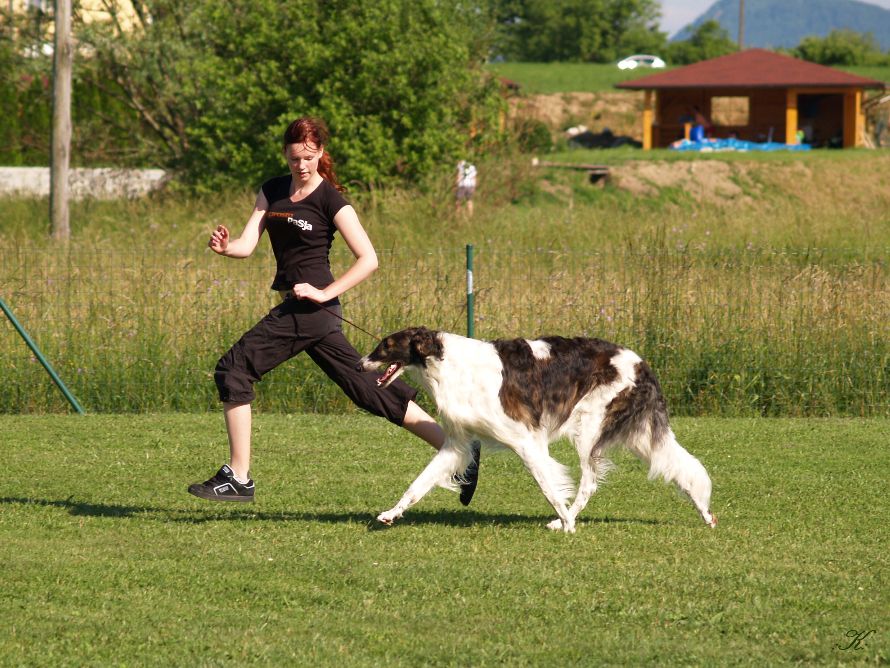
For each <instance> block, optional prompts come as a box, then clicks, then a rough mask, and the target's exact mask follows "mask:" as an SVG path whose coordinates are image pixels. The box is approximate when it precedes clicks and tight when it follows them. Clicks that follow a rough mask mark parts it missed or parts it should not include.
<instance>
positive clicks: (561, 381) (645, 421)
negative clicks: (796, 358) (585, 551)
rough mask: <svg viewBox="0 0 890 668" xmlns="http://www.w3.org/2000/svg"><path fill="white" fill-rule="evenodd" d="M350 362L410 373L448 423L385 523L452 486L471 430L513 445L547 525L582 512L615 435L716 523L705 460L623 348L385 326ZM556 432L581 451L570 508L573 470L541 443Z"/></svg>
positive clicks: (390, 373)
mask: <svg viewBox="0 0 890 668" xmlns="http://www.w3.org/2000/svg"><path fill="white" fill-rule="evenodd" d="M358 366H359V368H360V369H362V370H365V371H372V370H380V369H383V368H385V369H386V370H385V372H384V374H383V376H382V377H381V378H380V379H379V380H378V384H379V385H381V386H384V387H385V386H387V385H389V384H390V383H391V382H392V381H393V380H395V379H396V378H397V377H398V376H399V375H400V374H401V373H402V372H403V371H405V370H408V371H409V372H413V375H414V376H415V377H416V378H417V379H418V380H419V382H420V383H421V384H422V385H423V387H424V389H425V390H426V391H427V392H428V393H429V394H430V395H431V396H432V397H433V399H434V400H435V402H436V405H437V407H438V410H439V416H440V418H441V422H442V426H443V428H444V430H445V433H446V441H445V444H444V446H443V447H442V448H441V450H439V452H438V453H437V454H436V455H435V457H433V459H432V461H431V462H430V463H429V465H427V467H426V468H425V469H424V470H423V472H422V473H421V474H420V475H419V476H418V477H417V479H416V480H415V481H414V482H413V483H412V484H411V486H410V487H409V488H408V490H407V491H406V492H405V494H404V496H402V498H401V499H400V500H399V502H398V503H397V504H396V505H395V507H393V508H392V509H390V510H387V511H386V512H384V513H381V514H380V515H379V516H378V517H377V519H378V520H379V521H380V522H383V523H384V524H392V523H393V522H394V521H395V520H397V519H399V518H400V517H401V516H402V514H403V513H404V512H405V511H406V510H407V509H408V508H410V507H411V506H412V505H414V504H415V503H417V502H418V501H420V499H422V498H423V496H424V495H425V494H426V493H427V492H429V491H430V490H431V489H432V488H433V487H434V486H435V485H439V486H442V487H446V488H450V489H454V482H453V476H454V475H455V474H457V473H459V472H462V471H465V470H466V468H467V466H468V465H469V463H470V462H471V459H472V454H471V447H472V444H473V442H474V441H478V442H481V443H482V444H484V445H486V446H506V447H507V448H509V449H510V450H512V451H513V452H515V453H516V454H517V455H519V457H520V458H521V459H522V461H523V463H524V464H525V467H526V468H527V469H528V470H529V472H530V473H531V474H532V477H534V479H535V481H536V482H537V483H538V485H539V486H540V488H541V491H542V492H543V493H544V496H545V497H546V498H547V501H549V502H550V505H552V506H553V508H554V510H556V514H557V516H558V519H556V520H554V521H553V522H551V523H550V524H548V525H547V526H548V527H549V528H550V529H555V530H559V529H562V531H564V532H566V533H574V531H575V519H576V518H577V516H578V513H580V512H581V511H582V510H583V509H584V506H585V505H587V502H588V500H589V499H590V496H591V494H593V493H594V492H595V491H596V488H597V483H598V482H600V481H602V479H603V477H604V475H605V473H606V471H607V469H608V468H609V465H608V462H607V460H606V459H604V454H605V453H606V451H607V450H608V449H609V448H610V447H612V446H615V445H619V444H623V445H624V446H625V447H627V449H629V450H630V451H631V452H633V453H634V454H635V455H636V456H637V457H639V458H640V459H642V460H643V461H644V462H646V463H648V464H649V478H650V479H652V478H656V477H659V476H660V477H662V478H664V479H665V480H666V481H668V482H673V483H675V484H676V485H677V487H678V488H679V489H680V491H682V492H683V493H684V494H685V495H686V496H687V497H689V499H690V500H691V501H692V503H693V504H695V507H696V508H697V509H698V512H699V513H700V514H701V516H702V519H704V521H705V523H707V524H708V526H711V527H713V526H715V525H716V524H717V518H716V517H715V516H714V515H712V514H711V511H710V506H709V503H710V498H711V479H710V478H709V477H708V473H707V471H705V468H704V466H702V465H701V463H700V462H699V461H698V459H696V458H695V457H693V456H692V455H691V454H689V453H688V452H687V451H686V450H685V449H683V447H682V446H681V445H680V444H679V443H678V442H677V439H676V438H675V437H674V433H673V431H671V428H670V427H669V426H668V414H667V407H666V405H665V401H664V397H663V396H662V393H661V388H660V387H659V384H658V380H657V379H656V377H655V374H654V373H653V372H652V370H651V369H650V368H649V366H648V365H647V364H646V363H645V362H644V361H643V360H642V359H640V357H639V356H638V355H636V353H634V352H632V351H630V350H628V349H626V348H622V347H620V346H617V345H615V344H612V343H608V342H606V341H601V340H599V339H586V338H573V339H567V338H562V337H558V336H551V337H545V338H541V339H537V340H534V341H530V340H526V339H512V340H499V341H490V342H486V341H478V340H475V339H468V338H465V337H462V336H458V335H456V334H449V333H447V332H437V331H431V330H429V329H427V328H425V327H417V328H412V329H405V330H403V331H401V332H396V333H395V334H391V335H390V336H387V337H386V338H385V339H383V341H381V342H380V343H379V344H378V345H377V347H376V348H375V349H374V351H373V352H372V353H370V354H369V355H366V356H365V357H363V358H362V359H361V361H360V362H359V365H358ZM563 436H565V437H567V438H569V439H570V440H571V441H572V443H573V444H574V446H575V448H576V449H577V451H578V456H579V457H580V460H581V481H580V485H579V487H578V492H577V495H576V496H575V499H574V502H572V504H571V506H570V507H567V505H566V504H567V503H568V502H569V501H570V499H571V495H572V493H573V491H574V481H573V480H572V479H571V477H570V476H569V475H568V471H567V469H566V467H564V466H563V465H562V464H560V463H559V462H557V461H556V460H554V459H553V458H552V457H550V454H549V445H550V443H552V442H553V441H555V440H556V439H558V438H560V437H563Z"/></svg>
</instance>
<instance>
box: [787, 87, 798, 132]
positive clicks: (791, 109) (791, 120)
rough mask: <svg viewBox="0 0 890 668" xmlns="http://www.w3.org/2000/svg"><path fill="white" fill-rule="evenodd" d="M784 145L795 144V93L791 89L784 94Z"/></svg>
mask: <svg viewBox="0 0 890 668" xmlns="http://www.w3.org/2000/svg"><path fill="white" fill-rule="evenodd" d="M785 143H786V144H788V145H791V144H797V91H796V90H795V89H793V88H789V89H788V90H787V91H786V92H785Z"/></svg>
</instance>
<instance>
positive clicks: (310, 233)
mask: <svg viewBox="0 0 890 668" xmlns="http://www.w3.org/2000/svg"><path fill="white" fill-rule="evenodd" d="M290 186H291V175H290V174H287V175H285V176H278V177H275V178H273V179H269V180H268V181H266V182H265V183H264V184H263V194H264V195H265V196H266V200H267V201H268V202H269V208H268V209H267V210H266V231H268V233H269V240H270V241H271V242H272V252H273V253H274V254H275V261H276V263H277V265H278V266H277V269H276V272H275V281H274V282H273V283H272V289H273V290H290V289H291V288H292V287H293V286H294V285H296V284H297V283H309V284H310V285H312V286H314V287H316V288H319V289H324V288H326V287H327V286H328V285H330V284H331V283H333V282H334V276H333V274H331V264H330V259H329V254H330V250H331V244H332V243H333V242H334V233H335V232H336V231H337V228H336V226H335V225H334V216H335V215H337V212H338V211H340V209H342V208H343V207H344V206H346V205H347V204H349V202H347V201H346V198H345V197H343V195H341V194H340V191H338V190H337V189H336V188H335V187H334V186H333V185H331V183H330V182H329V181H327V180H322V182H321V184H320V185H319V186H318V187H317V188H316V189H315V190H313V191H312V192H311V193H310V194H309V196H308V197H305V198H303V199H301V200H300V201H299V202H291V201H290ZM334 303H336V300H334Z"/></svg>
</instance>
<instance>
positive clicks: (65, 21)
mask: <svg viewBox="0 0 890 668" xmlns="http://www.w3.org/2000/svg"><path fill="white" fill-rule="evenodd" d="M54 25H55V46H54V47H53V135H52V150H51V153H52V155H51V157H50V198H49V199H50V205H49V206H50V220H51V222H52V235H53V237H55V238H56V239H63V240H67V239H68V237H69V236H71V226H70V223H69V218H68V164H69V162H70V159H71V59H72V50H73V49H72V45H71V0H56V10H55V22H54Z"/></svg>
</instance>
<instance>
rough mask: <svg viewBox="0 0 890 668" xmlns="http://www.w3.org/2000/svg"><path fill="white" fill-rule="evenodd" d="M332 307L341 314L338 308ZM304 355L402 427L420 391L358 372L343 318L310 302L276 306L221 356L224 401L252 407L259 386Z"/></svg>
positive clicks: (219, 383)
mask: <svg viewBox="0 0 890 668" xmlns="http://www.w3.org/2000/svg"><path fill="white" fill-rule="evenodd" d="M328 308H329V309H330V310H331V311H334V313H337V314H339V313H341V309H340V306H339V304H334V305H332V306H329V307H328ZM303 351H306V353H307V354H308V355H309V357H311V358H312V360H313V361H314V362H315V363H316V364H317V365H318V366H319V367H320V368H321V369H322V371H324V372H325V373H326V374H327V376H328V377H329V378H330V379H331V380H333V381H334V382H335V383H337V385H339V386H340V388H341V389H342V390H343V392H345V393H346V396H347V397H349V398H350V399H351V400H352V402H353V403H354V404H355V405H356V406H358V407H359V408H363V409H365V410H366V411H368V412H370V413H373V414H374V415H379V416H380V417H385V418H386V419H387V420H389V421H390V422H392V423H394V424H397V425H399V426H401V425H402V423H403V422H404V420H405V413H406V412H407V410H408V403H409V402H410V401H412V400H413V399H414V397H416V396H417V390H415V389H414V388H413V387H411V386H410V385H408V384H407V383H405V382H403V381H401V380H396V381H395V382H393V383H391V384H390V385H389V386H388V387H386V388H381V387H379V386H378V385H377V378H378V374H377V373H375V372H373V371H357V370H356V366H357V365H358V362H359V359H360V358H361V356H360V355H359V354H358V352H357V351H356V349H355V348H353V347H352V345H351V344H350V343H349V341H347V340H346V337H345V336H344V335H343V331H342V327H341V320H340V319H339V318H338V317H337V316H336V315H334V314H333V313H329V312H328V311H325V310H324V309H322V308H321V307H320V306H319V305H318V304H315V303H314V302H311V301H308V300H305V299H286V300H285V301H284V302H282V303H281V304H279V305H278V306H276V307H275V308H273V309H272V310H271V311H269V313H268V315H266V317H265V318H263V319H262V320H260V321H259V322H258V323H257V324H256V325H254V326H253V327H252V328H251V329H250V331H248V332H247V333H246V334H244V336H242V337H241V338H240V339H239V340H238V343H236V344H235V345H234V346H232V347H231V348H230V349H229V351H228V352H227V353H226V354H225V355H223V356H222V357H221V358H220V360H219V362H218V363H217V365H216V371H215V373H214V380H215V381H216V387H217V389H218V390H219V398H220V401H223V402H226V403H250V402H251V401H253V400H254V398H255V396H256V395H255V394H254V390H253V385H254V383H256V382H257V381H259V380H260V379H261V378H262V377H263V375H264V374H266V373H268V372H269V371H271V370H272V369H274V368H275V367H277V366H278V365H279V364H281V363H283V362H286V361H287V360H289V359H290V358H292V357H294V356H296V355H297V354H299V353H301V352H303Z"/></svg>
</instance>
